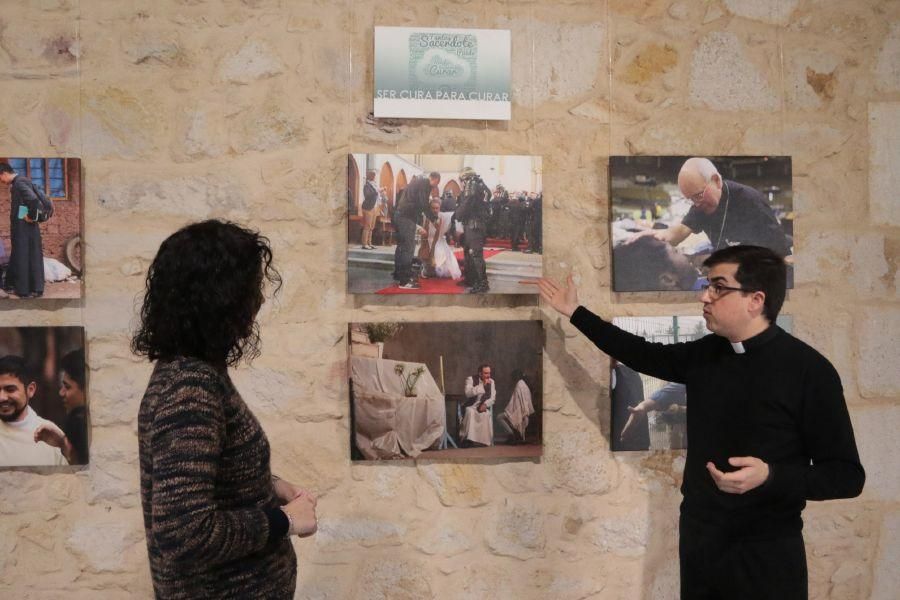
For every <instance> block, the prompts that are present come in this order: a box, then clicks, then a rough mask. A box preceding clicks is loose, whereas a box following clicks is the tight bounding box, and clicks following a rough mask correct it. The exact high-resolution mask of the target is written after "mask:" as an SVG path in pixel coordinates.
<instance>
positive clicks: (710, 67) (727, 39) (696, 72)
mask: <svg viewBox="0 0 900 600" xmlns="http://www.w3.org/2000/svg"><path fill="white" fill-rule="evenodd" d="M690 101H691V104H693V105H694V106H700V107H706V108H711V109H713V110H724V111H737V110H773V109H775V108H777V107H778V94H777V93H776V91H775V89H774V88H773V87H772V85H771V84H770V83H769V81H768V80H767V78H766V76H765V75H764V74H762V73H760V72H759V70H758V69H757V68H756V66H754V65H753V63H751V62H750V59H749V57H748V56H747V54H746V49H745V47H744V46H743V45H742V44H741V42H740V41H739V40H738V38H737V36H736V35H735V34H733V33H728V32H713V33H709V34H707V35H706V36H705V37H703V38H702V39H701V40H700V45H699V46H698V48H697V49H696V50H695V51H694V57H693V60H692V61H691V76H690Z"/></svg>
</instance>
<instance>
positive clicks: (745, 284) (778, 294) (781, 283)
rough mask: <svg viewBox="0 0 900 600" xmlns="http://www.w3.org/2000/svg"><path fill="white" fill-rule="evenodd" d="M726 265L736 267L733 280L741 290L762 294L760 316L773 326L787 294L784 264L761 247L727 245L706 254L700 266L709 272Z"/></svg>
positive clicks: (771, 252)
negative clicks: (764, 296)
mask: <svg viewBox="0 0 900 600" xmlns="http://www.w3.org/2000/svg"><path fill="white" fill-rule="evenodd" d="M726 263H727V264H736V265H737V266H738V268H737V273H735V275H734V278H735V279H737V282H738V283H739V284H740V285H741V287H742V288H744V289H745V290H750V291H751V292H763V293H764V294H765V295H766V300H765V304H764V305H763V316H765V317H766V318H767V319H768V320H769V323H774V322H775V319H777V318H778V313H779V312H781V306H782V305H783V304H784V296H785V293H786V291H787V265H785V263H784V259H783V258H781V257H780V256H778V255H777V254H775V252H773V251H772V250H770V249H769V248H763V247H762V246H744V245H741V246H729V247H727V248H722V249H721V250H717V251H715V252H713V253H712V254H710V255H709V258H707V259H706V260H705V261H703V266H704V267H707V268H709V269H711V268H712V267H714V266H716V265H721V264H726Z"/></svg>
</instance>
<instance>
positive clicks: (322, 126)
mask: <svg viewBox="0 0 900 600" xmlns="http://www.w3.org/2000/svg"><path fill="white" fill-rule="evenodd" d="M15 9H16V10H14V11H13V10H4V11H0V79H2V88H3V99H4V101H3V102H2V103H0V116H2V118H0V154H11V155H19V156H22V155H26V156H27V155H33V156H50V155H55V156H80V157H82V159H83V167H84V193H85V196H84V199H83V200H84V201H83V204H84V213H85V240H86V250H85V254H86V264H87V279H86V288H85V298H84V300H83V301H74V302H73V301H65V302H63V301H59V302H56V303H52V302H49V303H45V304H42V305H41V307H42V308H41V309H33V308H21V306H22V304H18V303H17V304H16V305H15V306H14V307H11V308H6V310H4V311H3V312H2V313H0V325H14V324H15V325H22V324H33V325H38V324H55V325H69V324H84V326H85V327H86V330H87V337H88V340H89V359H90V363H91V381H90V386H91V387H90V391H91V395H90V401H91V407H92V416H93V423H94V430H93V444H92V449H91V455H92V459H93V462H92V464H91V465H90V467H89V468H87V469H85V470H82V471H79V472H77V473H75V474H41V473H32V472H26V471H12V472H2V473H0V596H2V597H5V598H67V599H69V600H76V599H88V598H90V599H94V598H98V597H102V598H104V599H115V598H135V597H149V596H150V595H151V585H150V579H149V572H148V568H147V557H146V550H145V546H144V539H143V535H144V533H143V526H142V522H141V514H140V506H139V497H138V466H137V441H136V437H135V420H136V413H137V407H138V403H139V400H140V396H141V394H142V392H143V388H144V385H145V383H146V381H147V378H148V375H149V371H150V367H149V365H147V364H143V363H141V362H140V361H138V360H136V359H134V358H133V357H131V356H130V354H129V351H128V345H127V342H128V335H129V331H130V329H131V327H132V326H133V325H134V307H133V303H134V299H135V297H136V296H137V295H138V294H139V292H140V290H141V287H142V277H143V275H144V273H145V271H146V268H147V265H148V263H149V261H150V260H151V259H152V257H153V255H154V253H155V251H156V248H157V247H158V245H159V243H160V242H161V241H162V239H163V238H164V237H165V236H167V235H168V234H169V233H171V232H172V231H173V230H174V229H175V228H177V227H178V226H180V225H182V224H184V223H185V222H187V221H189V220H192V219H199V218H204V217H209V216H217V217H224V218H229V219H234V220H238V221H241V222H244V223H249V224H251V225H253V226H255V227H258V228H260V229H261V230H262V231H264V232H265V233H266V234H267V235H268V236H269V237H270V238H271V239H272V241H273V243H274V246H275V251H276V256H277V259H278V261H279V263H280V267H281V269H282V272H283V274H284V278H285V286H284V288H283V291H282V293H281V295H280V297H279V299H278V300H277V301H274V302H268V303H266V305H265V307H264V309H263V312H262V315H261V320H262V334H263V339H264V346H263V355H262V356H261V357H260V358H259V359H258V360H257V361H256V362H255V363H254V364H253V366H252V367H250V368H247V367H242V368H240V369H237V370H236V371H235V373H234V379H235V381H236V384H237V386H238V387H239V389H241V390H242V392H243V394H244V396H245V397H246V399H247V401H248V403H249V404H250V405H251V407H252V408H253V410H254V411H255V412H256V414H257V415H258V416H259V418H260V420H261V421H262V423H263V425H264V427H265V429H266V431H267V432H268V435H269V438H270V440H271V442H272V447H273V463H274V469H275V471H276V472H278V473H280V474H281V475H282V476H284V477H286V478H288V479H291V480H294V481H297V482H302V483H304V484H306V485H308V486H309V487H311V488H312V489H314V490H317V491H318V492H319V493H320V495H321V500H320V502H319V507H320V514H321V530H320V532H319V534H318V535H317V536H316V537H315V538H314V539H310V540H303V541H301V540H296V541H295V546H296V548H297V551H298V555H299V561H300V579H299V585H298V590H297V598H304V599H319V598H360V599H369V598H371V599H379V598H391V599H407V598H408V599H422V598H448V599H455V598H460V599H462V598H528V599H531V598H533V599H538V598H557V599H559V600H576V599H584V598H597V599H600V598H603V599H614V598H623V599H629V598H633V599H638V598H651V599H657V598H659V599H667V598H675V597H677V585H678V576H677V550H676V549H677V546H676V540H677V532H676V523H677V521H676V515H677V506H678V502H679V498H680V496H679V492H678V488H677V486H678V483H679V480H680V473H681V469H682V467H683V462H684V460H683V456H682V455H681V454H679V453H677V452H673V453H657V454H649V455H648V454H638V455H636V456H632V455H617V456H613V455H612V454H611V453H610V452H609V451H608V450H607V448H608V440H607V436H608V427H609V425H608V422H609V417H608V414H609V410H608V408H609V407H608V400H607V398H608V370H607V367H608V362H607V360H606V358H604V357H603V356H602V355H601V354H600V353H599V352H598V351H597V350H596V349H594V348H593V347H592V346H591V345H590V344H589V343H588V342H587V341H586V340H585V339H583V338H582V337H580V336H579V335H577V334H576V332H575V331H574V329H573V328H572V327H571V326H569V325H568V324H566V323H562V322H560V320H559V319H557V318H556V317H555V316H553V315H552V314H550V313H549V312H545V311H542V310H541V308H540V307H539V306H538V305H537V303H536V302H535V301H534V300H523V299H509V298H495V297H490V298H465V299H462V300H459V299H453V300H452V301H451V300H449V299H445V298H439V299H430V300H427V299H424V298H405V297H383V298H381V297H379V298H371V297H363V298H353V297H348V296H347V295H346V294H345V285H346V283H345V235H346V221H345V214H344V213H345V205H346V195H345V194H346V187H345V185H346V183H345V182H346V165H347V162H346V160H347V159H346V156H347V153H348V152H351V151H355V152H409V153H477V152H483V153H496V154H504V153H506V154H537V155H542V156H543V157H544V191H545V197H546V199H547V200H548V202H546V203H545V218H544V227H545V228H546V231H545V235H544V239H545V250H546V253H545V265H546V270H547V271H548V272H549V273H550V274H551V275H553V276H556V277H562V276H564V275H565V274H566V273H567V272H569V271H570V270H571V271H574V273H575V274H576V278H577V281H578V283H579V285H580V289H581V290H582V292H581V296H582V301H583V302H584V303H585V304H587V305H588V306H590V307H592V308H594V309H596V310H597V311H599V312H600V313H602V314H604V315H607V316H614V315H656V314H673V313H674V314H684V315H688V314H697V311H698V307H697V303H696V299H695V298H694V297H693V296H692V295H690V294H677V293H676V294H666V295H663V294H615V293H612V292H611V291H610V272H609V265H608V263H609V260H608V256H609V247H608V242H607V238H608V234H607V232H608V228H607V223H606V215H607V211H608V204H607V191H606V190H607V175H606V174H607V171H606V162H607V156H609V155H610V154H691V153H703V154H720V155H721V154H780V155H790V156H792V157H793V167H794V190H795V207H796V212H797V220H796V227H795V236H796V243H797V246H798V248H799V253H798V256H799V257H800V263H799V264H798V266H797V287H796V288H795V289H794V290H793V291H792V292H791V293H790V295H789V299H788V302H787V306H786V312H787V313H789V314H793V315H794V318H795V333H796V334H797V335H798V336H799V337H801V338H802V339H804V340H806V341H808V342H810V343H811V344H812V345H814V346H815V347H817V348H818V349H819V350H821V351H822V352H823V353H824V354H825V355H826V356H828V357H830V358H831V359H832V361H833V362H834V364H835V366H836V367H837V369H838V371H839V372H840V374H841V376H842V378H843V382H844V385H845V391H846V396H847V401H848V404H849V406H850V410H851V414H852V418H853V421H854V424H855V427H856V433H857V439H858V441H859V446H860V451H861V453H862V457H863V462H864V464H865V466H866V468H867V471H868V476H869V478H868V483H867V486H866V490H865V492H864V493H863V495H862V497H861V498H858V499H855V500H852V501H836V502H828V503H814V504H812V505H811V506H810V507H809V508H808V509H807V511H806V513H805V516H806V522H807V527H806V539H807V550H808V556H809V565H810V587H811V595H812V597H814V598H834V599H838V598H840V599H846V598H869V597H872V598H879V599H888V598H894V597H896V590H897V588H898V586H900V576H898V571H897V569H896V565H897V562H898V557H900V541H898V539H900V478H898V477H897V473H898V472H900V458H898V457H900V447H898V441H897V440H898V438H897V435H896V432H897V431H898V429H900V403H898V401H900V369H898V368H897V363H898V360H897V358H898V356H897V342H896V340H897V339H898V337H900V307H898V303H897V300H898V285H897V267H898V260H900V238H898V230H900V202H898V200H897V196H896V192H895V190H897V189H898V188H900V169H898V167H897V165H898V159H900V133H898V132H900V3H897V2H891V1H890V0H881V1H877V0H859V1H856V2H841V1H837V0H755V1H754V2H744V1H741V0H708V1H704V2H689V1H687V0H639V1H635V0H589V1H588V0H585V1H578V0H568V1H566V0H553V1H550V0H533V1H529V0H502V1H500V0H498V1H491V0H484V1H478V2H471V1H467V0H455V1H454V0H395V1H392V2H386V1H384V2H375V1H365V0H346V1H344V2H334V1H330V0H315V1H314V0H304V1H298V2H292V1H287V0H280V1H279V0H243V1H238V0H221V1H218V2H213V1H206V2H204V1H203V0H152V1H151V0H132V1H129V2H102V1H100V0H80V1H75V0H35V1H32V2H22V3H16V4H15ZM374 25H421V26H446V27H456V26H458V27H489V28H490V27H497V28H509V29H511V30H512V33H513V86H514V94H515V102H514V105H513V119H512V120H511V121H510V122H508V123H506V122H502V123H485V122H452V121H403V120H398V121H375V120H373V119H372V118H371V117H370V116H369V113H370V110H371V102H372V79H373V78H372V71H371V68H372V66H371V65H372V56H371V54H372V47H373V31H372V28H373V26H374ZM573 242H575V243H573ZM541 315H543V317H544V319H545V329H546V337H547V341H546V352H545V362H544V367H545V372H544V397H545V404H544V410H545V412H544V435H545V443H546V445H545V455H544V457H543V459H542V460H539V461H525V462H508V463H500V462H488V463H453V462H449V463H448V462H441V463H430V462H427V461H420V462H419V463H411V462H409V463H396V464H384V465H371V464H365V465H356V464H350V463H349V461H348V447H347V446H348V444H347V440H348V418H347V413H348V407H347V392H348V390H347V383H346V380H347V370H346V357H347V347H346V345H347V339H346V335H347V323H348V322H350V321H367V320H378V319H408V320H460V319H466V320H485V319H532V318H540V317H541ZM892 565H893V566H892Z"/></svg>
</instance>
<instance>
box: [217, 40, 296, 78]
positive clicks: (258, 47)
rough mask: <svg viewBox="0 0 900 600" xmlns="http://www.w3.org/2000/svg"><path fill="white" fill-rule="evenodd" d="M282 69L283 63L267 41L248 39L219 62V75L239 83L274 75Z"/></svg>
mask: <svg viewBox="0 0 900 600" xmlns="http://www.w3.org/2000/svg"><path fill="white" fill-rule="evenodd" d="M283 71H284V64H283V63H282V62H281V59H280V58H279V57H278V56H277V55H276V54H275V52H274V51H273V49H272V48H271V47H270V46H269V45H268V44H267V43H265V42H261V41H256V40H252V41H248V42H247V43H245V44H244V45H243V46H241V47H240V48H239V49H238V50H237V51H235V52H232V53H230V54H228V55H227V56H225V58H224V59H222V62H221V63H220V64H219V77H221V78H222V80H224V81H228V82H230V83H237V84H240V85H247V84H250V83H252V82H254V81H257V80H260V79H265V78H269V77H274V76H275V75H278V74H280V73H282V72H283Z"/></svg>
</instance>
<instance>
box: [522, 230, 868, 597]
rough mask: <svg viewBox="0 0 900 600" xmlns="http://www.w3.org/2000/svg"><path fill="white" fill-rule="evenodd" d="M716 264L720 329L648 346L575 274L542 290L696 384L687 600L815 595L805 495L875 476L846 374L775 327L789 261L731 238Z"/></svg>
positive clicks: (606, 340)
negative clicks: (605, 315)
mask: <svg viewBox="0 0 900 600" xmlns="http://www.w3.org/2000/svg"><path fill="white" fill-rule="evenodd" d="M704 266H705V267H707V268H708V269H709V272H708V275H707V277H708V281H709V284H708V285H707V286H705V287H704V290H703V292H702V294H701V296H700V301H701V302H702V303H703V317H704V319H705V320H706V326H707V328H708V329H709V330H710V331H712V332H713V335H707V336H705V337H703V338H701V339H698V340H695V341H691V342H685V343H677V344H657V343H650V342H647V341H646V340H644V339H643V338H641V337H639V336H636V335H633V334H631V333H628V332H626V331H623V330H622V329H619V328H618V327H616V326H614V325H613V324H612V323H609V322H608V321H606V320H604V319H602V318H600V317H598V316H597V315H595V314H593V313H592V312H590V311H589V310H587V309H586V308H584V307H583V306H580V305H579V304H578V295H577V292H576V288H575V283H574V281H573V278H572V276H571V275H569V278H568V281H567V283H566V285H565V286H561V285H559V284H557V283H555V282H554V281H552V280H550V279H546V278H544V279H541V280H540V281H539V282H538V285H539V288H540V292H541V298H543V299H544V300H545V301H546V302H548V303H549V304H550V306H552V307H553V308H554V309H555V310H557V311H558V312H560V313H561V314H563V315H566V316H567V317H569V318H570V321H571V323H572V324H573V325H575V327H577V328H578V329H579V330H580V331H581V332H582V333H583V334H584V335H585V336H587V337H588V339H590V340H591V341H592V342H593V343H594V344H595V345H596V346H597V347H598V348H600V349H601V350H602V351H603V352H605V353H607V354H609V355H610V356H611V357H613V358H615V359H616V360H619V361H621V362H624V363H626V364H627V365H629V366H630V367H632V368H633V369H635V370H637V371H640V372H642V373H646V374H647V375H650V376H652V377H657V378H659V379H663V380H666V381H672V382H676V383H683V384H685V385H686V388H687V404H688V406H689V407H690V409H689V410H688V420H687V428H688V439H689V440H690V442H689V444H688V451H687V459H686V463H685V470H684V481H683V483H682V486H681V492H682V495H683V496H684V499H683V502H682V504H681V519H680V541H679V555H680V561H681V598H682V600H689V599H699V598H704V599H706V598H728V599H729V600H731V599H735V600H739V599H744V598H746V599H748V600H749V599H759V598H778V599H779V600H791V599H794V598H797V599H799V598H803V599H805V598H807V593H808V591H807V590H808V584H807V579H808V578H807V568H806V553H805V549H804V545H803V537H802V534H801V530H802V528H803V521H802V518H801V512H802V510H803V508H804V507H805V506H806V501H807V500H829V499H833V498H852V497H855V496H858V495H859V494H860V493H861V492H862V488H863V483H864V482H865V471H864V470H863V467H862V465H861V464H860V461H859V454H858V452H857V449H856V441H855V439H854V436H853V428H852V426H851V423H850V416H849V414H848V411H847V405H846V403H845V401H844V394H843V390H842V387H841V380H840V377H839V376H838V373H837V371H835V369H834V367H833V366H832V365H831V363H830V362H829V361H828V359H826V358H825V357H823V356H822V355H821V354H819V353H818V352H817V351H816V350H814V349H813V348H811V347H810V346H808V345H806V344H805V343H803V342H801V341H800V340H798V339H797V338H795V337H793V336H791V335H790V334H788V333H787V332H785V331H783V330H782V329H781V328H779V327H778V326H777V325H775V319H776V317H777V316H778V313H779V311H780V310H781V305H782V304H783V302H784V297H785V280H786V267H785V264H784V260H783V259H782V258H781V257H780V256H778V255H777V254H776V253H775V252H773V251H772V250H769V249H768V248H762V247H759V246H733V247H728V248H723V249H721V250H719V251H717V252H714V253H713V254H712V255H710V257H709V258H708V259H707V260H706V261H705V262H704Z"/></svg>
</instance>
